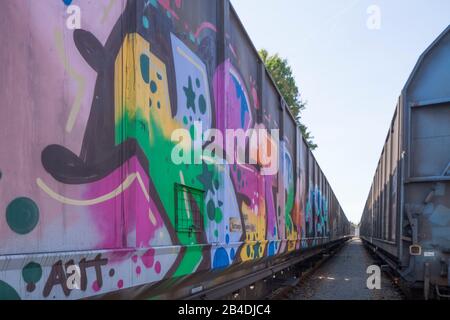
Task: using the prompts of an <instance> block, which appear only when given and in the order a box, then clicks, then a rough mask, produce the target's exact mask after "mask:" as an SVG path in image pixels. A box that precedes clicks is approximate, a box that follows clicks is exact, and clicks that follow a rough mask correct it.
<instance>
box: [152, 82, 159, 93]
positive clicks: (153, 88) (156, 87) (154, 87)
mask: <svg viewBox="0 0 450 320" xmlns="http://www.w3.org/2000/svg"><path fill="white" fill-rule="evenodd" d="M150 90H151V91H152V93H156V91H158V85H157V84H156V82H155V81H152V82H150Z"/></svg>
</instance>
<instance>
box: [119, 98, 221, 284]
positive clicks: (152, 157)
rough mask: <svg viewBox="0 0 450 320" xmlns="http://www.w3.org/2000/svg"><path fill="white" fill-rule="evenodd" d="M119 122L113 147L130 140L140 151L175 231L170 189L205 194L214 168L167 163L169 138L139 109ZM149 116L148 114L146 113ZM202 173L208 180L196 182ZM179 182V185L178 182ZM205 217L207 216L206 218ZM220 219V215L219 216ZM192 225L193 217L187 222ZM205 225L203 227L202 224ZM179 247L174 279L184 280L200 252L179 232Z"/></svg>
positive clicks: (171, 145) (194, 239)
mask: <svg viewBox="0 0 450 320" xmlns="http://www.w3.org/2000/svg"><path fill="white" fill-rule="evenodd" d="M122 110H124V112H123V114H122V118H121V119H117V120H118V121H117V122H116V144H120V143H122V142H124V141H125V140H127V139H130V138H134V139H136V141H137V142H138V144H139V146H140V147H141V149H142V150H143V152H144V154H145V155H146V157H147V159H148V162H149V173H150V177H151V179H152V181H153V183H154V184H155V189H156V190H157V192H158V196H159V198H160V199H161V202H162V204H163V206H164V209H165V211H166V213H167V215H168V218H169V220H170V222H171V224H172V226H174V227H175V203H174V201H173V199H174V196H175V195H174V191H175V190H174V185H175V184H185V183H186V182H188V183H189V182H190V183H192V185H189V187H192V188H196V189H199V190H205V191H207V190H208V189H209V188H212V184H213V182H212V178H213V177H214V176H219V174H218V172H219V170H218V168H217V167H216V166H213V165H206V164H203V165H194V164H192V165H186V166H177V165H175V164H174V163H173V162H172V161H171V160H170V159H171V155H172V151H173V149H174V148H175V146H176V143H175V142H172V141H171V139H170V138H167V137H165V135H164V132H163V128H161V127H160V126H161V125H160V124H159V123H158V122H157V119H155V118H154V117H152V116H151V117H149V120H148V118H146V117H144V114H143V111H142V109H141V108H136V110H135V111H136V112H135V115H134V116H132V117H130V115H129V113H128V112H127V110H128V108H126V107H124V108H123V109H122ZM149 112H150V111H149ZM194 134H195V128H194V127H192V132H191V135H192V137H193V136H194ZM191 159H194V150H192V151H191ZM205 172H207V173H208V177H211V178H210V179H198V178H199V177H204V174H205ZM182 179H183V181H182ZM179 205H180V206H181V209H182V210H184V209H185V208H184V204H183V203H180V204H179ZM197 205H198V206H199V207H201V206H204V205H205V204H204V203H197ZM211 216H212V218H211V220H212V221H214V220H215V219H216V212H215V207H214V204H213V211H212V214H211ZM208 217H209V216H208ZM208 217H206V215H205V216H204V217H203V219H204V221H205V222H207V221H208ZM219 217H220V215H219ZM190 219H191V220H192V221H188V223H189V222H191V223H193V217H192V216H191V218H190ZM205 225H206V224H205ZM177 236H178V240H179V241H180V244H181V245H184V246H187V248H186V252H185V254H184V257H183V259H182V261H181V262H180V265H179V267H178V269H177V270H176V275H177V276H184V275H187V274H190V273H192V272H193V271H195V268H196V267H197V266H198V265H199V263H200V262H201V260H202V256H203V252H202V250H199V249H196V248H195V247H197V246H195V245H197V244H199V243H198V240H197V236H196V234H195V233H188V232H179V233H178V234H177Z"/></svg>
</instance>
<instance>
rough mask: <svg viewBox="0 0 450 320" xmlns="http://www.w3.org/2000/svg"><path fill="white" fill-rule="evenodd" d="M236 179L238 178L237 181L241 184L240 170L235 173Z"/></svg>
mask: <svg viewBox="0 0 450 320" xmlns="http://www.w3.org/2000/svg"><path fill="white" fill-rule="evenodd" d="M237 178H238V181H239V182H241V179H242V173H241V170H238V172H237Z"/></svg>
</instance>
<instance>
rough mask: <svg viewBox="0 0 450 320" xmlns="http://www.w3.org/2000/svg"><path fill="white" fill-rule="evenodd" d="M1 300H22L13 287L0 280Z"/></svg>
mask: <svg viewBox="0 0 450 320" xmlns="http://www.w3.org/2000/svg"><path fill="white" fill-rule="evenodd" d="M0 300H20V296H19V294H18V293H17V291H16V290H14V288H13V287H11V286H10V285H9V284H7V283H6V282H3V281H1V280H0Z"/></svg>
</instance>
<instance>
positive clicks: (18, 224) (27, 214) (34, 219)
mask: <svg viewBox="0 0 450 320" xmlns="http://www.w3.org/2000/svg"><path fill="white" fill-rule="evenodd" d="M38 221H39V209H38V207H37V205H36V203H34V201H33V200H31V199H28V198H17V199H15V200H13V201H12V202H11V203H10V204H9V205H8V207H7V208H6V222H7V223H8V225H9V227H10V228H11V230H13V231H14V232H16V233H18V234H21V235H24V234H28V233H30V232H31V231H33V229H34V228H35V227H36V225H37V224H38Z"/></svg>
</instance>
